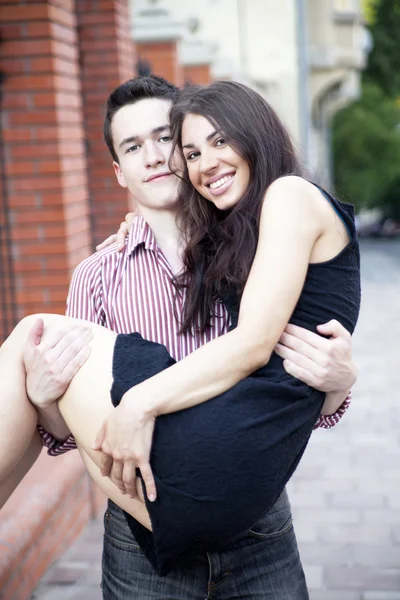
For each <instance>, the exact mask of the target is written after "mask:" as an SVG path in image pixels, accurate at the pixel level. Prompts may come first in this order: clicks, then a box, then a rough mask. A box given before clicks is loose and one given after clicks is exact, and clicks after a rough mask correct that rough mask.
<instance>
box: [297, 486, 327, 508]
mask: <svg viewBox="0 0 400 600" xmlns="http://www.w3.org/2000/svg"><path fill="white" fill-rule="evenodd" d="M290 502H291V504H292V506H307V507H310V506H311V507H314V508H320V507H321V508H322V507H324V506H326V504H327V495H326V494H325V493H324V492H321V491H318V490H315V491H313V492H311V493H310V492H309V491H304V490H303V491H300V490H298V491H293V492H291V494H290Z"/></svg>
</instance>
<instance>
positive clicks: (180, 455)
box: [0, 82, 360, 574]
mask: <svg viewBox="0 0 400 600" xmlns="http://www.w3.org/2000/svg"><path fill="white" fill-rule="evenodd" d="M171 123H172V130H173V133H174V137H175V140H176V145H177V149H178V150H179V151H180V153H181V155H182V158H183V164H184V178H183V179H184V181H183V183H182V194H181V198H182V210H181V226H182V228H183V231H184V234H185V237H186V241H187V244H188V245H187V249H186V251H185V256H184V263H185V266H186V271H185V274H184V276H182V277H181V279H180V280H179V281H178V282H177V286H178V293H184V294H185V295H186V301H185V307H186V308H185V312H184V315H183V321H182V327H183V329H190V328H193V327H199V328H203V327H204V326H205V324H206V323H207V321H208V319H209V316H210V310H212V305H213V301H214V300H215V297H216V295H218V296H219V297H220V298H221V299H223V301H224V302H225V304H226V306H227V308H228V310H229V312H230V316H231V324H232V327H231V331H230V332H229V333H228V334H226V335H225V336H222V337H220V338H219V339H217V340H214V341H213V342H210V343H208V344H206V345H205V346H203V347H202V348H201V349H199V350H197V351H196V352H194V353H193V354H192V355H190V356H189V357H187V358H185V359H184V360H182V361H180V362H179V363H177V364H174V360H173V359H172V358H171V357H170V356H169V354H168V353H167V351H166V349H165V347H163V346H160V345H158V344H154V343H151V342H148V341H146V340H143V338H141V336H140V335H139V334H131V335H119V336H116V335H115V334H113V333H112V332H110V331H108V330H105V329H103V328H101V327H96V326H92V331H93V342H92V352H91V356H90V358H89V359H88V361H87V362H86V363H85V365H84V366H83V367H82V368H81V370H80V371H79V372H78V374H77V375H76V376H75V378H74V380H73V382H72V383H71V385H70V387H69V389H68V391H67V392H66V394H65V395H64V397H63V398H62V400H61V401H60V402H59V406H60V410H61V412H62V414H63V416H64V418H65V420H66V422H67V424H68V426H69V427H70V429H71V431H72V432H73V434H74V436H75V438H76V440H77V443H78V446H79V448H80V451H81V453H82V456H83V459H84V461H85V463H86V465H87V468H88V470H89V472H90V473H91V475H92V476H93V478H94V479H95V481H96V482H98V483H99V485H100V487H102V489H103V490H104V491H105V492H106V493H107V494H108V495H109V497H110V498H111V499H112V500H113V501H114V502H116V503H117V504H118V505H119V506H121V507H122V508H123V509H124V510H125V511H126V512H127V514H128V515H131V516H132V517H133V519H132V518H129V517H128V518H129V524H130V526H131V528H132V530H133V532H134V535H135V537H136V540H137V541H138V542H139V543H140V544H141V545H142V547H143V549H144V550H145V552H146V553H147V554H148V557H149V558H150V560H151V561H152V563H153V565H154V566H155V568H156V569H157V570H158V571H159V572H160V573H161V574H164V573H167V572H168V571H169V570H171V569H172V568H173V566H175V565H176V563H177V561H179V560H184V559H185V558H188V557H190V555H191V553H193V552H195V551H197V550H198V549H199V548H202V549H205V550H213V549H219V548H222V547H224V546H225V545H226V544H229V543H230V542H231V541H235V540H236V539H238V538H240V537H241V536H242V535H243V534H245V533H246V532H248V531H249V529H251V527H252V525H253V524H254V523H255V522H256V521H257V520H258V519H259V518H261V517H262V516H263V515H264V514H265V513H266V511H267V510H268V508H269V507H271V506H272V505H273V503H274V502H275V501H276V499H277V498H278V496H279V494H280V493H281V492H282V490H283V488H284V486H285V484H286V483H287V481H288V479H289V478H290V476H291V474H292V473H293V471H294V469H295V467H296V466H297V464H298V461H299V460H300V458H301V455H302V453H303V452H304V449H305V447H306V444H307V442H308V439H309V436H310V434H311V431H312V428H313V426H314V423H315V421H316V419H317V417H318V415H319V413H320V411H321V407H322V404H323V401H324V394H323V393H321V392H317V391H315V390H313V389H312V388H310V387H308V386H307V385H305V384H303V383H301V382H300V381H298V380H295V379H294V378H292V377H291V376H290V375H288V374H287V373H286V372H285V370H284V368H283V366H282V360H281V359H280V358H279V356H278V355H277V354H275V353H274V347H275V344H276V343H277V340H278V339H279V336H280V334H281V332H282V331H283V329H284V327H285V325H286V323H287V322H288V321H290V322H291V323H294V324H297V325H302V326H303V327H306V328H309V329H311V330H315V327H316V325H317V324H318V323H322V322H325V321H327V320H329V319H332V318H335V319H338V320H339V321H340V322H341V323H342V324H343V325H344V326H345V327H346V328H347V329H348V330H349V331H353V329H354V327H355V324H356V320H357V316H358V311H359V302H360V289H359V254H358V245H357V240H356V236H355V228H354V222H353V215H352V209H351V207H348V206H347V205H343V204H341V203H339V202H337V201H335V200H334V199H333V198H331V197H330V196H328V195H327V194H325V193H323V192H322V191H320V190H319V189H318V188H317V187H316V186H314V185H312V184H311V183H309V182H307V181H305V180H304V179H302V178H301V170H300V168H299V165H298V162H297V159H296V156H295V153H294V151H293V148H292V145H291V143H290V140H289V137H288V135H287V133H286V131H285V129H284V127H283V126H282V124H281V123H280V121H279V119H278V118H277V117H276V115H275V113H274V112H273V111H272V110H271V108H270V107H269V106H268V104H267V103H266V102H265V101H264V100H263V99H262V98H261V97H260V96H259V95H257V94H256V93H255V92H253V91H252V90H250V89H248V88H246V87H245V86H242V85H240V84H235V83H232V82H219V83H215V84H212V85H211V86H209V87H207V88H204V89H200V90H194V91H193V90H190V91H186V92H184V94H183V96H182V99H181V100H180V101H179V102H178V104H177V105H176V106H174V107H173V109H172V113H171ZM239 306H240V310H239ZM62 319H64V318H63V317H56V316H50V315H46V316H44V320H45V328H46V329H48V328H49V326H50V327H51V326H52V324H53V323H54V324H55V323H56V322H57V321H59V320H62ZM31 324H32V318H27V319H25V320H23V321H22V322H21V323H20V324H19V325H18V326H17V328H16V329H15V331H14V332H13V333H12V334H11V336H10V337H9V338H8V340H7V341H6V342H5V343H4V345H3V346H2V348H1V350H0V382H1V383H0V413H1V416H2V420H1V424H2V425H1V426H2V430H3V432H2V436H1V441H0V481H2V484H1V488H0V491H1V494H2V496H3V498H6V497H7V490H8V489H11V487H12V485H13V480H14V478H15V477H17V476H20V473H19V472H20V471H21V470H25V469H26V468H28V467H29V463H30V462H31V461H32V457H36V455H37V452H38V442H37V439H36V437H35V435H34V431H35V427H36V412H35V410H34V408H33V407H32V406H31V405H30V404H29V402H28V400H27V398H26V394H25V374H24V369H23V361H22V348H23V344H24V342H25V339H26V335H27V332H28V330H29V328H30V327H31ZM111 384H112V390H111V396H112V402H113V404H114V406H116V405H118V404H119V403H120V401H121V399H122V398H123V397H124V402H125V403H126V402H127V401H129V402H131V405H132V407H134V406H135V403H138V402H142V403H147V404H148V406H149V407H151V408H150V409H149V413H151V414H153V415H157V416H158V418H157V421H156V427H155V432H154V440H153V447H152V469H153V471H154V474H155V479H156V486H157V499H156V501H155V502H150V501H149V500H148V499H147V498H146V506H145V505H144V504H142V503H140V502H139V501H138V500H135V499H129V498H128V497H127V496H124V495H122V494H121V493H120V492H119V491H118V489H117V488H116V487H115V486H114V485H113V484H112V483H111V481H110V480H108V479H105V478H103V479H101V477H100V476H99V471H98V469H97V467H96V465H97V466H100V465H99V457H98V454H97V453H95V452H93V450H92V448H91V446H90V444H91V442H92V440H93V439H94V437H95V435H96V433H97V430H98V429H99V426H100V423H101V421H102V420H103V419H104V417H105V416H107V415H108V414H110V413H111V411H112V407H111V406H110V402H109V396H108V390H109V388H110V386H111ZM132 388H133V389H132ZM211 398H213V401H212V402H210V403H207V402H205V401H206V400H208V399H211ZM189 407H190V408H189ZM183 408H186V409H188V410H181V409H183ZM172 411H175V412H172ZM15 431H18V437H16V436H15V433H14V432H15ZM134 467H135V465H130V468H131V469H132V471H133V473H134ZM14 468H15V469H16V471H13V469H14ZM142 475H143V473H142ZM146 508H147V510H146ZM139 523H141V524H142V525H143V526H144V527H141V526H140V525H139ZM150 529H152V530H153V535H150V534H149V533H148V532H149V530H150Z"/></svg>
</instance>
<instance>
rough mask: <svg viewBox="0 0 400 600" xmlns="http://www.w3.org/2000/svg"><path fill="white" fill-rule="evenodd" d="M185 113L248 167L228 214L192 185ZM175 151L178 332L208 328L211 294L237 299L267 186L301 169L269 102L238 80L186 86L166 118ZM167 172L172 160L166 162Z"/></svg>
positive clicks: (250, 254)
mask: <svg viewBox="0 0 400 600" xmlns="http://www.w3.org/2000/svg"><path fill="white" fill-rule="evenodd" d="M188 114H196V115H201V116H203V117H205V118H206V119H208V121H210V122H211V123H212V124H213V125H214V126H215V128H216V129H217V131H219V132H221V135H222V136H223V137H224V138H225V140H226V142H227V143H228V144H230V145H231V146H232V147H233V148H234V150H235V151H236V152H237V153H238V154H239V155H240V156H241V157H242V158H243V159H244V160H245V161H246V162H247V163H248V165H249V167H250V182H249V186H248V188H247V190H246V193H245V195H244V196H243V198H241V200H240V201H239V202H238V203H237V204H236V206H234V207H233V208H232V209H230V210H228V211H220V210H218V209H217V208H216V207H215V205H214V204H213V203H212V202H209V201H208V200H206V199H205V198H203V196H201V195H200V194H199V193H198V192H197V190H196V189H195V188H194V187H193V186H192V184H191V183H190V180H189V176H188V171H187V168H186V165H185V160H184V156H183V152H182V143H181V142H182V140H181V132H182V124H183V121H184V118H185V117H186V115H188ZM170 119H171V131H172V136H173V140H174V150H178V153H179V154H180V155H181V157H182V161H183V163H184V168H183V171H184V172H183V176H182V181H181V186H180V191H179V210H178V222H179V224H180V227H181V228H182V231H183V234H184V240H185V244H186V247H185V251H184V256H183V262H184V266H185V270H184V274H183V275H181V276H180V277H178V278H177V280H176V286H177V288H178V289H179V288H186V301H185V306H184V310H183V315H182V318H181V330H182V331H192V332H194V331H203V330H204V329H205V328H206V327H207V326H208V325H209V324H210V317H211V315H212V313H213V305H214V302H215V299H216V297H218V296H221V294H223V292H224V290H225V292H226V290H230V292H231V293H233V294H234V295H235V296H236V298H238V299H239V298H240V296H241V293H242V292H243V288H244V286H245V284H246V281H247V278H248V275H249V271H250V267H251V264H252V262H253V259H254V255H255V252H256V246H257V240H258V230H259V222H260V213H261V208H262V202H263V198H264V195H265V192H266V190H267V188H268V186H269V185H270V184H271V183H272V182H273V181H275V180H276V179H278V178H279V177H282V176H285V175H301V173H302V169H301V166H300V163H299V161H298V158H297V156H296V153H295V151H294V148H293V145H292V142H291V140H290V137H289V134H288V132H287V131H286V129H285V127H284V126H283V124H282V123H281V121H280V119H279V118H278V116H277V115H276V113H275V111H274V110H273V109H272V108H271V107H270V106H269V104H268V103H267V102H266V101H265V100H264V98H262V96H260V95H259V94H258V93H257V92H255V91H254V90H252V89H250V88H248V87H246V86H245V85H242V84H240V83H236V82H231V81H218V82H215V83H212V84H211V85H209V86H207V87H202V88H199V87H190V88H187V89H186V90H184V92H183V93H182V96H181V98H180V99H179V100H178V102H177V103H176V104H174V105H173V107H172V109H171V113H170ZM171 168H172V169H173V159H171Z"/></svg>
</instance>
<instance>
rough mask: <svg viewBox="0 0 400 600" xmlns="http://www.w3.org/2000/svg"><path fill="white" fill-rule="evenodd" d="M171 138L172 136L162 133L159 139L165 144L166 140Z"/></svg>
mask: <svg viewBox="0 0 400 600" xmlns="http://www.w3.org/2000/svg"><path fill="white" fill-rule="evenodd" d="M171 140H172V137H171V136H170V135H163V136H162V137H160V140H159V141H160V142H163V143H164V144H166V143H167V142H170V141H171Z"/></svg>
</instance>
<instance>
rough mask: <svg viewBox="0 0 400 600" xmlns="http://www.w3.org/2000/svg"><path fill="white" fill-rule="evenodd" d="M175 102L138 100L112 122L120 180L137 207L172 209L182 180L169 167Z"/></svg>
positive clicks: (117, 113) (152, 99) (126, 107)
mask: <svg viewBox="0 0 400 600" xmlns="http://www.w3.org/2000/svg"><path fill="white" fill-rule="evenodd" d="M171 105H172V103H171V102H170V101H169V100H162V99H160V98H149V99H144V100H139V101H138V102H136V103H135V104H128V105H126V106H124V107H123V108H120V109H119V110H118V111H117V112H116V113H115V115H114V118H113V120H112V124H111V131H112V137H113V142H114V148H115V152H116V153H117V156H118V160H119V164H118V163H117V162H114V163H113V165H114V170H115V174H116V176H117V179H118V182H119V184H120V185H121V186H122V187H125V188H128V189H129V191H130V192H131V194H132V196H133V198H134V200H135V202H136V204H137V207H138V209H139V211H140V209H141V208H151V209H168V208H173V207H174V205H175V204H176V200H177V195H178V185H179V179H178V177H176V175H173V174H172V173H171V171H170V170H169V167H168V161H169V158H170V155H171V148H172V142H171V136H170V129H169V111H170V108H171Z"/></svg>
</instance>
